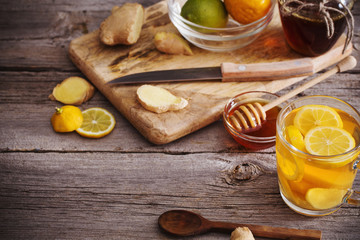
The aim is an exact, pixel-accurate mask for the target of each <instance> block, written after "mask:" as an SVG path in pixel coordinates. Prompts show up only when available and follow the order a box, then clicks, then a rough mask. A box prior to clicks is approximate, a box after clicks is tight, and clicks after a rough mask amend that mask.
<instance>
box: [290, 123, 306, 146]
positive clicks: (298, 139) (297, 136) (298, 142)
mask: <svg viewBox="0 0 360 240" xmlns="http://www.w3.org/2000/svg"><path fill="white" fill-rule="evenodd" d="M285 130H286V137H287V140H288V141H289V142H290V143H291V144H292V145H293V146H294V147H296V148H297V149H299V150H300V151H303V152H306V149H305V143H304V137H303V135H302V134H301V132H300V130H299V129H298V128H297V127H295V126H294V125H290V126H287V127H286V129H285Z"/></svg>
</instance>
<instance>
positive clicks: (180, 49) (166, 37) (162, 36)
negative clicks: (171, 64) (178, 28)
mask: <svg viewBox="0 0 360 240" xmlns="http://www.w3.org/2000/svg"><path fill="white" fill-rule="evenodd" d="M154 44H155V47H156V49H157V50H159V51H160V52H163V53H167V54H183V55H190V56H191V55H194V53H193V52H192V50H191V48H190V46H189V44H188V42H187V41H186V40H185V39H183V38H182V37H181V36H179V35H178V34H176V33H172V32H158V33H156V34H155V37H154Z"/></svg>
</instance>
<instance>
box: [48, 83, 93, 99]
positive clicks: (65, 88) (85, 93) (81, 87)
mask: <svg viewBox="0 0 360 240" xmlns="http://www.w3.org/2000/svg"><path fill="white" fill-rule="evenodd" d="M94 92H95V88H94V87H93V86H92V85H91V84H90V83H89V82H88V81H86V80H85V79H83V78H81V77H69V78H67V79H65V80H64V81H62V82H61V83H60V84H58V85H56V87H55V88H54V89H53V92H52V94H50V96H49V98H50V99H51V100H57V101H59V102H62V103H64V104H70V105H80V104H82V103H83V102H86V101H87V100H89V99H90V98H91V97H92V96H93V95H94Z"/></svg>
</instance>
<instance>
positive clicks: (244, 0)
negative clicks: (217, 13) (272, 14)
mask: <svg viewBox="0 0 360 240" xmlns="http://www.w3.org/2000/svg"><path fill="white" fill-rule="evenodd" d="M224 3H225V7H226V10H227V11H228V13H229V14H230V15H231V17H232V18H233V19H234V20H236V21H237V22H239V23H241V24H249V23H252V22H255V21H256V20H259V19H260V18H262V17H264V16H265V15H266V14H267V13H268V11H269V9H270V7H271V0H224Z"/></svg>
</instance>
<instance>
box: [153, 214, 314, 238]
mask: <svg viewBox="0 0 360 240" xmlns="http://www.w3.org/2000/svg"><path fill="white" fill-rule="evenodd" d="M158 224H159V226H160V228H161V229H163V230H164V231H166V232H168V233H171V234H174V235H177V236H191V235H196V234H201V233H205V232H209V231H214V232H224V233H231V232H232V231H234V230H235V228H237V227H248V228H249V229H250V230H251V231H252V233H253V235H254V236H257V237H266V238H278V239H321V231H319V230H310V229H291V228H281V227H271V226H260V225H251V224H238V223H229V222H213V221H210V220H208V219H206V218H204V217H202V216H201V215H199V214H196V213H194V212H190V211H186V210H171V211H167V212H165V213H163V214H161V215H160V217H159V220H158Z"/></svg>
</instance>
